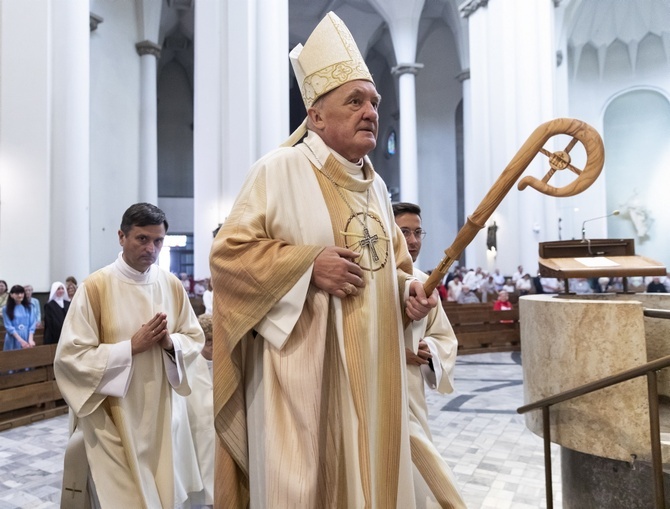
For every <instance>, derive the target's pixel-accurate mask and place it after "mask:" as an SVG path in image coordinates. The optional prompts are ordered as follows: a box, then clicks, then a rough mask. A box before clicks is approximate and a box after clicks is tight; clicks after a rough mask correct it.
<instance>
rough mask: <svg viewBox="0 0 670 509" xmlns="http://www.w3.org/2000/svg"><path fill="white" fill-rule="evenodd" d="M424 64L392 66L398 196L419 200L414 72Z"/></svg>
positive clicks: (416, 72) (415, 73) (404, 199)
mask: <svg viewBox="0 0 670 509" xmlns="http://www.w3.org/2000/svg"><path fill="white" fill-rule="evenodd" d="M422 68H423V64H418V63H410V64H399V65H397V66H396V67H394V68H393V69H392V72H393V74H394V75H396V76H398V109H399V111H400V121H399V123H400V136H399V141H400V143H399V144H400V199H401V200H402V201H408V202H412V203H419V168H418V166H419V159H418V154H417V141H416V75H417V74H418V72H419V71H420V70H421V69H422Z"/></svg>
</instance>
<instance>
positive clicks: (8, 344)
mask: <svg viewBox="0 0 670 509" xmlns="http://www.w3.org/2000/svg"><path fill="white" fill-rule="evenodd" d="M2 319H3V322H4V325H5V331H6V334H5V345H4V347H3V350H21V349H22V348H32V347H34V346H35V341H34V339H33V336H34V334H35V326H36V325H37V322H36V321H35V315H34V313H33V312H32V307H31V305H30V301H29V300H28V297H26V291H25V289H24V288H23V286H21V285H14V286H12V288H11V290H9V299H8V300H7V304H6V305H5V307H4V308H2Z"/></svg>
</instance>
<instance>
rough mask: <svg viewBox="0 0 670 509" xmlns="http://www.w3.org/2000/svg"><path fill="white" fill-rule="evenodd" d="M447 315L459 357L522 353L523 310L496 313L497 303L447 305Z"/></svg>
mask: <svg viewBox="0 0 670 509" xmlns="http://www.w3.org/2000/svg"><path fill="white" fill-rule="evenodd" d="M443 307H444V311H445V312H446V314H447V317H448V318H449V322H450V323H451V326H452V327H453V329H454V333H455V334H456V338H457V339H458V353H459V355H462V354H469V353H483V352H510V351H515V350H520V348H521V347H520V340H521V334H520V331H519V307H518V306H517V305H515V306H514V307H513V308H512V309H510V310H509V311H494V310H493V303H482V304H457V303H454V302H445V303H444V304H443Z"/></svg>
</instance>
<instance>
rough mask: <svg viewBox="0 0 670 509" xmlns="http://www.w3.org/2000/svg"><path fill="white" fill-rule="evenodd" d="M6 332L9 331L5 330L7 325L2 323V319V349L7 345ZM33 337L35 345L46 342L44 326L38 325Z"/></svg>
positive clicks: (0, 331) (0, 344)
mask: <svg viewBox="0 0 670 509" xmlns="http://www.w3.org/2000/svg"><path fill="white" fill-rule="evenodd" d="M5 334H7V331H6V330H5V326H4V325H3V324H2V320H1V319H0V351H2V348H3V346H4V345H5ZM33 339H34V340H35V345H43V344H44V327H38V328H37V329H35V334H33Z"/></svg>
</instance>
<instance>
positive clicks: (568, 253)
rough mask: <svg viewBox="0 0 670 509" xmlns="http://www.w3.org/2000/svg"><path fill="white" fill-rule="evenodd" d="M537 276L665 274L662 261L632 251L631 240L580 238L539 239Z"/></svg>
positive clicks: (632, 243)
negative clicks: (543, 240)
mask: <svg viewBox="0 0 670 509" xmlns="http://www.w3.org/2000/svg"><path fill="white" fill-rule="evenodd" d="M539 262H540V276H542V277H555V278H558V279H565V288H566V292H567V291H568V290H567V288H568V279H569V278H574V277H577V278H594V277H602V276H606V277H623V278H624V280H623V281H624V292H626V291H627V280H626V278H627V277H629V276H665V275H666V268H665V266H664V265H663V264H662V263H659V262H657V261H655V260H652V259H650V258H647V257H646V256H640V255H636V254H635V240H634V239H584V240H559V241H553V242H540V260H539Z"/></svg>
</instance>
